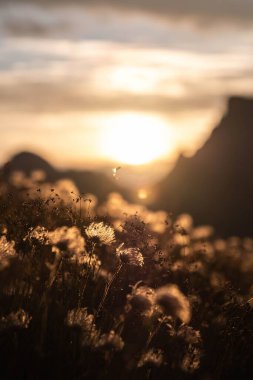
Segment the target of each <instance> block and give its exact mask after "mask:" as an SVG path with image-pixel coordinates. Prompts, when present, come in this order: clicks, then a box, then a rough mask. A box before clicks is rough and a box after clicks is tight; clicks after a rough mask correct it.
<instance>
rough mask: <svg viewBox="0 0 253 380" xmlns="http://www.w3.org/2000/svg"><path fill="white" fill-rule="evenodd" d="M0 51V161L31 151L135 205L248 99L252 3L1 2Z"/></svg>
mask: <svg viewBox="0 0 253 380" xmlns="http://www.w3.org/2000/svg"><path fill="white" fill-rule="evenodd" d="M0 50H1V54H0V133H1V143H2V144H1V151H0V165H3V164H4V163H6V162H7V161H8V160H9V159H10V157H12V156H13V155H15V154H16V153H18V152H21V151H29V152H33V153H36V154H38V155H39V156H42V157H43V158H45V159H46V160H47V161H49V162H50V163H51V164H52V165H53V166H55V167H56V168H58V169H60V170H67V169H70V168H72V169H75V170H85V169H89V170H98V171H100V172H101V171H102V172H104V173H106V174H107V175H108V176H111V177H112V179H113V177H114V179H115V177H117V180H118V183H120V185H122V186H123V187H124V186H127V187H128V188H129V187H130V188H132V189H134V191H135V193H136V194H137V196H138V198H139V200H144V199H146V198H148V194H149V193H153V194H155V190H154V189H153V190H147V187H150V186H154V185H155V184H156V183H157V182H159V181H160V180H162V179H163V178H165V179H166V176H167V175H168V173H169V172H170V171H171V170H172V169H173V167H175V165H176V163H177V162H178V158H179V157H181V156H182V155H183V156H185V157H191V156H194V155H195V153H196V152H197V151H198V149H199V148H201V147H202V146H203V144H205V142H206V141H207V140H208V139H209V137H210V136H211V134H212V131H213V129H214V128H215V127H216V126H217V125H218V123H219V122H220V119H221V118H222V115H224V113H226V112H227V109H228V106H227V104H228V103H227V99H228V98H229V97H230V96H231V95H237V96H243V97H250V96H252V94H253V69H252V68H253V3H252V2H251V1H247V0H242V1H240V2H238V1H235V0H223V1H222V2H220V1H219V0H212V1H211V0H207V1H205V2H203V1H196V0H188V1H187V2H185V1H183V0H177V1H175V0H157V1H155V2H154V1H149V0H145V1H143V0H135V1H128V2H125V1H123V0H117V1H114V0H111V1H107V2H106V3H105V2H104V1H102V0H92V1H89V0H87V1H85V0H83V1H81V0H79V1H78V0H75V1H71V2H69V1H57V0H51V1H42V0H41V1H39V0H33V1H23V0H20V1H10V0H1V1H0ZM239 108H240V106H239V107H238V109H239ZM249 109H252V105H250V106H248V110H249ZM247 112H248V111H247ZM240 113H241V109H240V110H238V114H240ZM241 127H242V125H240V126H238V131H239V128H241ZM238 133H239V132H238ZM247 139H248V137H247ZM247 139H246V140H247ZM225 140H226V139H225ZM235 140H238V139H237V136H236V135H235ZM223 141H224V139H223ZM216 147H217V144H216ZM215 154H216V153H215V152H214V153H213V155H214V157H215ZM235 156H238V155H237V153H236V154H235ZM30 158H31V157H30ZM28 161H29V160H28ZM118 167H120V168H121V169H120V170H118V172H119V175H118V173H117V175H115V173H114V172H112V170H113V168H118ZM224 170H225V172H226V169H224ZM203 171H205V168H203ZM213 171H215V170H213ZM198 173H199V171H198ZM223 174H224V173H223ZM182 178H183V179H182V181H183V183H186V181H187V183H189V180H188V179H186V178H185V177H182ZM223 178H224V175H223ZM190 180H191V179H190ZM173 181H175V179H173ZM228 186H230V185H228ZM165 187H166V186H165ZM184 187H185V186H184ZM180 188H181V187H180ZM167 190H168V189H167V187H166V191H165V193H167V192H168V191H167ZM192 191H193V190H192ZM222 191H223V193H224V191H227V188H226V190H224V187H223V190H222ZM188 192H189V190H188ZM196 194H198V193H196ZM204 198H205V199H206V197H204ZM172 199H173V197H172ZM166 205H167V203H166ZM162 206H164V205H162ZM166 207H167V206H166ZM184 208H185V206H182V207H181V209H182V210H184ZM186 208H187V207H186ZM179 209H180V208H179ZM181 209H180V210H181ZM176 211H177V209H176ZM186 211H188V210H186ZM189 211H191V210H189Z"/></svg>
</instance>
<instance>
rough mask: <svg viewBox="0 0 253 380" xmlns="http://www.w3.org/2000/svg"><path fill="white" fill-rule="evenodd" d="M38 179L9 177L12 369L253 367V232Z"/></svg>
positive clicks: (151, 372) (3, 208) (226, 370)
mask: <svg viewBox="0 0 253 380" xmlns="http://www.w3.org/2000/svg"><path fill="white" fill-rule="evenodd" d="M26 185H27V184H26ZM66 186H68V187H69V188H68V189H67V190H66ZM27 187H28V185H27V186H24V184H22V186H19V188H18V186H10V185H8V186H6V185H1V198H0V371H1V378H2V379H175V380H177V379H180V380H183V379H203V380H208V379H209V380H211V379H222V380H224V379H232V378H238V379H239V378H240V379H250V378H252V376H253V360H252V359H253V310H252V306H253V300H252V297H253V286H252V284H253V280H252V279H253V239H250V238H245V239H238V238H235V237H234V238H230V239H228V240H226V241H225V240H222V239H218V238H217V237H216V235H214V233H213V231H212V229H211V228H210V227H202V228H194V225H193V221H192V219H191V217H190V216H188V215H182V216H180V217H178V218H176V219H175V218H173V217H172V216H169V215H167V214H166V213H165V212H162V211H161V212H156V213H154V212H151V211H149V210H147V209H146V208H145V207H143V206H138V205H131V204H128V203H127V202H125V201H124V200H123V199H122V198H121V196H120V195H118V194H111V195H110V196H109V197H108V200H107V202H106V203H104V204H97V201H96V199H95V197H94V196H92V195H82V194H81V195H80V194H79V193H78V192H77V190H76V189H74V186H72V185H71V184H69V183H58V184H56V185H54V187H52V185H50V184H44V185H43V186H40V187H39V188H38V187H37V188H36V189H33V190H30V191H29V193H28V192H27Z"/></svg>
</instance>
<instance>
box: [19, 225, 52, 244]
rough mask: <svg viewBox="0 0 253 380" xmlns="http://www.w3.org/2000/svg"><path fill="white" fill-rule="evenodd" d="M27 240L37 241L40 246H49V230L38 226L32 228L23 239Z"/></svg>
mask: <svg viewBox="0 0 253 380" xmlns="http://www.w3.org/2000/svg"><path fill="white" fill-rule="evenodd" d="M23 240H24V241H25V240H36V241H38V242H39V243H40V244H45V245H46V244H48V243H49V239H48V230H47V229H46V228H45V227H42V226H37V227H34V228H30V229H29V231H28V234H27V235H26V236H25V237H24V239H23Z"/></svg>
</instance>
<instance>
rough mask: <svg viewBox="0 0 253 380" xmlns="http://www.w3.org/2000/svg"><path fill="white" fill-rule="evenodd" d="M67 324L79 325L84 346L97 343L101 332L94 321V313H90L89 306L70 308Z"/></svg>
mask: <svg viewBox="0 0 253 380" xmlns="http://www.w3.org/2000/svg"><path fill="white" fill-rule="evenodd" d="M66 324H67V325H68V326H70V327H79V328H80V329H81V333H82V344H83V345H84V346H89V345H95V344H96V342H97V340H98V338H99V332H98V330H97V328H96V325H95V322H94V315H93V314H88V311H87V308H78V309H74V310H70V311H69V312H68V314H67V317H66Z"/></svg>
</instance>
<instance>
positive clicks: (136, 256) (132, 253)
mask: <svg viewBox="0 0 253 380" xmlns="http://www.w3.org/2000/svg"><path fill="white" fill-rule="evenodd" d="M117 254H118V255H119V258H120V260H121V262H122V263H123V264H128V265H132V266H136V267H142V266H143V265H144V258H143V255H142V253H141V251H140V250H139V248H123V246H122V245H121V246H120V247H119V248H118V249H117Z"/></svg>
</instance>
